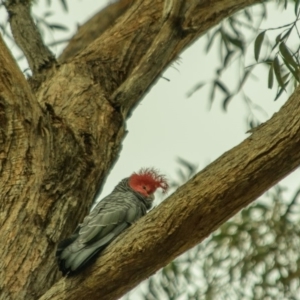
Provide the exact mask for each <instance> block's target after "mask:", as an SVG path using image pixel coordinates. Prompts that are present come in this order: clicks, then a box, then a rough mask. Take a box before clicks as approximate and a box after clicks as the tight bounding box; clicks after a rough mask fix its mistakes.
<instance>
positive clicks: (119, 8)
mask: <svg viewBox="0 0 300 300" xmlns="http://www.w3.org/2000/svg"><path fill="white" fill-rule="evenodd" d="M132 2H133V0H120V1H117V2H115V3H113V4H111V5H108V6H107V7H106V8H104V9H103V10H101V11H99V12H98V13H97V14H95V16H93V17H92V18H91V19H90V20H88V21H87V22H86V23H85V24H83V25H82V26H80V27H79V28H78V31H77V32H76V34H75V35H74V36H73V37H72V39H71V40H70V42H69V44H68V45H67V46H66V48H65V49H64V51H63V52H62V54H61V55H60V57H59V62H65V61H66V60H70V59H72V57H73V56H75V55H76V54H77V53H79V52H80V51H81V50H83V49H84V48H86V47H87V46H88V45H89V44H90V43H91V42H93V41H94V40H95V39H96V38H98V37H99V36H100V35H101V34H102V33H103V32H104V31H105V30H106V29H107V28H108V27H110V26H112V25H113V23H114V22H115V21H116V20H117V19H118V17H120V16H121V15H122V14H123V13H124V12H125V11H126V10H127V9H128V8H129V7H130V5H131V4H132Z"/></svg>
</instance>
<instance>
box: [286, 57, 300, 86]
mask: <svg viewBox="0 0 300 300" xmlns="http://www.w3.org/2000/svg"><path fill="white" fill-rule="evenodd" d="M283 62H284V63H285V65H286V67H287V68H288V69H289V70H290V72H291V73H292V74H293V76H294V78H295V79H296V80H297V81H298V82H300V78H299V74H298V73H299V69H298V68H297V69H296V70H294V69H293V68H292V67H291V65H290V64H289V63H288V62H287V61H286V60H285V58H283Z"/></svg>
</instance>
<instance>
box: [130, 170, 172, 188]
mask: <svg viewBox="0 0 300 300" xmlns="http://www.w3.org/2000/svg"><path fill="white" fill-rule="evenodd" d="M129 186H130V187H131V188H132V189H133V190H137V187H141V186H146V187H147V192H148V193H149V194H153V193H154V192H155V191H156V190H157V189H158V188H161V189H162V190H163V192H164V193H165V192H166V191H167V190H168V188H169V185H168V183H167V180H166V178H165V176H164V175H161V174H159V173H158V171H157V170H155V169H152V168H143V169H141V170H140V171H139V172H138V173H133V174H132V175H131V176H130V177H129Z"/></svg>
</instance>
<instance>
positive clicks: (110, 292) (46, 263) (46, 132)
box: [0, 0, 300, 300]
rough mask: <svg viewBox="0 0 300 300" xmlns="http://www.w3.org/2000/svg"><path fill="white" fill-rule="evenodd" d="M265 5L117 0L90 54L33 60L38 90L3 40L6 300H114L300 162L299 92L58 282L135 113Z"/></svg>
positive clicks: (0, 273) (1, 272) (0, 277)
mask: <svg viewBox="0 0 300 300" xmlns="http://www.w3.org/2000/svg"><path fill="white" fill-rule="evenodd" d="M16 2H18V1H16ZM258 2H260V1H258V0H252V1H251V0H217V1H211V0H203V1H198V0H190V1H185V0H165V1H162V0H139V1H138V0H137V1H132V5H131V6H130V5H129V4H130V1H120V3H123V4H124V5H125V6H126V7H125V9H124V10H123V11H121V12H119V13H115V14H113V17H112V21H111V22H112V23H113V24H114V25H113V26H112V27H109V28H108V29H107V27H106V30H105V31H104V32H103V31H101V30H100V31H99V32H98V33H97V34H96V36H98V35H99V38H97V39H95V40H94V41H93V42H91V39H87V40H86V41H85V42H86V43H87V44H89V43H90V44H89V45H87V44H86V46H87V47H83V48H80V47H79V48H78V47H77V46H76V47H77V48H76V49H74V51H71V50H70V49H69V50H68V51H70V52H69V57H68V59H67V58H66V56H64V57H62V58H61V62H62V63H61V64H52V65H51V67H50V66H49V65H47V67H48V68H45V66H44V65H42V67H41V64H38V63H37V62H36V64H34V62H31V65H34V66H35V72H36V73H35V74H34V77H33V78H32V79H31V81H30V83H31V86H30V85H29V84H28V82H26V80H25V79H24V76H23V75H22V73H21V72H20V70H19V69H18V68H17V66H16V64H15V62H14V60H13V58H12V57H11V55H10V54H9V52H8V50H7V49H6V47H5V45H4V44H3V43H2V42H1V43H0V122H1V131H0V134H1V135H0V139H1V144H0V145H1V150H0V153H1V155H0V158H1V169H0V176H1V183H2V184H1V188H0V197H1V200H2V201H1V210H0V212H1V218H0V222H1V228H2V234H1V237H0V244H1V245H3V246H2V247H1V252H0V258H1V259H0V261H1V262H0V266H1V267H0V290H1V293H0V299H5V300H7V299H14V300H15V299H26V300H27V299H38V298H39V297H41V299H83V298H84V297H89V299H117V298H118V297H120V296H121V295H123V294H124V293H125V292H127V291H129V290H130V289H132V288H133V287H134V286H136V285H137V284H138V283H139V282H140V281H141V280H144V279H145V278H147V277H148V276H150V275H151V274H153V273H154V272H155V271H157V270H158V269H159V268H161V267H162V266H164V265H166V264H167V263H168V262H170V261H171V260H172V259H174V258H175V257H176V256H178V255H179V254H181V253H183V252H184V251H186V250H188V249H190V248H191V247H193V246H194V245H196V244H197V243H199V242H200V241H201V240H203V238H205V237H206V236H208V235H209V234H210V233H211V232H212V231H213V230H215V229H216V228H217V227H218V226H220V224H222V223H223V222H224V221H226V220H227V219H228V218H230V217H231V216H232V215H234V214H235V213H236V212H237V211H239V210H240V209H241V208H242V207H244V206H245V205H247V204H249V203H250V202H251V201H254V200H255V199H256V198H257V197H258V196H259V195H261V194H262V193H263V192H264V191H265V190H267V189H268V188H270V187H271V186H272V185H274V184H275V183H276V182H278V181H279V180H280V179H281V178H283V177H284V176H286V175H287V174H288V173H290V172H291V171H292V170H294V169H295V168H296V167H297V166H298V165H299V164H300V151H299V150H300V121H299V117H298V116H299V113H300V107H299V106H300V105H299V89H298V90H297V92H295V93H294V95H293V96H292V97H291V99H290V100H289V101H288V103H287V104H286V105H285V106H284V107H283V108H282V110H281V111H280V113H278V114H277V115H275V116H274V117H273V118H272V119H271V120H270V121H269V122H267V123H266V124H265V125H263V126H261V127H260V128H259V129H258V130H257V131H256V132H254V133H253V134H252V135H251V136H250V137H249V138H248V139H247V140H245V141H244V142H243V143H242V144H241V145H239V146H238V147H235V148H234V149H233V150H231V151H229V152H228V153H226V154H224V155H223V156H222V157H221V158H219V159H218V160H217V161H216V162H214V163H213V164H211V165H210V166H208V167H207V168H206V169H205V170H203V171H202V172H200V173H199V174H198V175H197V176H195V177H194V178H193V179H192V180H191V181H189V182H188V183H187V184H186V185H184V186H183V187H182V188H180V189H179V190H178V191H177V192H176V193H175V194H174V195H172V196H171V197H170V198H169V199H168V200H167V201H165V202H164V203H163V204H162V205H160V206H159V207H158V208H156V209H154V210H153V211H152V212H151V213H149V214H148V215H147V216H146V217H144V218H142V219H141V220H140V221H139V222H138V223H137V224H135V225H134V226H132V227H131V228H130V229H129V230H127V231H126V232H125V233H123V234H122V235H121V237H120V238H118V239H117V240H116V241H115V242H114V243H113V244H112V245H111V246H109V247H108V249H107V250H106V251H105V252H104V254H103V255H101V258H100V259H98V261H97V263H95V265H93V266H91V267H90V268H88V269H87V270H86V271H84V272H83V273H82V275H78V276H77V277H74V278H66V279H61V280H59V281H58V282H57V283H56V284H54V283H55V282H56V281H57V280H58V279H59V277H60V274H59V272H58V269H57V266H56V262H55V257H54V252H55V247H56V244H57V242H58V241H59V240H61V239H62V238H64V237H66V236H67V235H68V234H70V233H71V231H72V230H73V229H74V228H75V226H76V224H77V223H78V222H80V221H82V219H83V217H84V215H86V213H87V211H88V209H89V207H90V205H91V203H92V200H93V196H94V195H95V192H96V191H97V190H98V189H99V187H100V185H101V183H102V181H103V179H104V178H105V176H106V175H107V173H108V172H109V170H110V168H111V167H112V165H113V163H114V162H115V161H116V159H117V157H118V153H119V151H120V148H121V142H122V139H123V138H124V135H125V124H126V123H125V122H126V119H127V117H128V116H129V115H130V114H131V113H132V111H133V109H134V107H135V106H136V105H137V103H138V102H139V101H140V99H141V98H142V96H143V95H144V94H145V93H146V92H147V90H148V89H149V87H150V86H151V84H153V83H154V82H155V80H156V79H157V78H158V77H159V75H160V74H161V72H162V71H163V70H164V69H165V68H166V67H167V66H168V64H169V63H170V62H171V61H172V60H174V59H175V58H176V57H177V56H178V55H179V53H180V52H181V51H182V50H183V49H184V48H185V47H186V46H188V45H189V44H190V43H192V42H193V41H194V40H195V39H196V38H198V37H199V36H200V35H202V34H203V33H205V32H206V31H207V30H208V29H209V28H211V27H212V26H214V25H215V24H217V23H219V22H220V21H221V20H222V19H224V18H225V17H227V16H229V15H231V14H233V13H235V12H236V11H238V10H240V9H243V8H244V7H246V6H247V5H253V4H255V3H258ZM128 3H129V4H128ZM115 7H117V8H118V9H120V7H121V6H115ZM122 7H123V6H122ZM126 8H127V9H126ZM119 15H120V17H119V18H118V16H119ZM93 19H94V18H93ZM95 19H97V18H95ZM93 22H94V21H93ZM93 22H92V21H91V23H89V22H88V23H89V25H88V26H91V28H92V23H93ZM88 23H87V24H88ZM88 26H87V27H86V28H85V30H86V32H87V33H86V34H87V35H88ZM104 27H105V26H104ZM16 30H17V29H16ZM91 30H92V29H91ZM16 36H17V35H16ZM75 39H76V37H74V39H73V41H74V40H75ZM82 42H83V43H82V44H84V40H82ZM26 46H27V45H26ZM74 48H75V46H74ZM83 49H84V50H83ZM26 51H28V50H26V49H25V50H24V52H26ZM29 52H30V51H29ZM76 53H77V55H76V56H75V54H76ZM25 55H26V53H25ZM47 55H49V54H47ZM27 58H28V60H34V57H33V58H32V57H31V56H30V57H29V56H28V57H27ZM39 61H40V60H39ZM63 61H64V63H63ZM266 141H267V142H266ZM124 241H126V242H124ZM125 279H126V280H125ZM53 284H54V285H53ZM42 295H43V296H42Z"/></svg>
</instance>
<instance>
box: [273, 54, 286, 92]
mask: <svg viewBox="0 0 300 300" xmlns="http://www.w3.org/2000/svg"><path fill="white" fill-rule="evenodd" d="M273 67H274V73H275V76H276V79H277V82H278V84H279V85H280V87H281V88H283V89H285V87H284V82H283V79H282V76H281V70H280V63H279V59H278V56H276V57H275V59H274V61H273Z"/></svg>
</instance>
